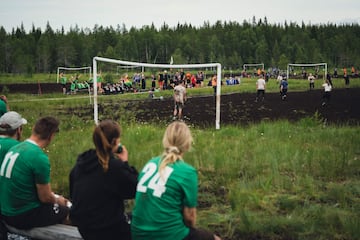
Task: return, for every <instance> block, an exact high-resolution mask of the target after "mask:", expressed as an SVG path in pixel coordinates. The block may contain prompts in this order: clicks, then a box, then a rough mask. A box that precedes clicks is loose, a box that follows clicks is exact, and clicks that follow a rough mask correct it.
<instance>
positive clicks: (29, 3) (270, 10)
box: [0, 0, 360, 32]
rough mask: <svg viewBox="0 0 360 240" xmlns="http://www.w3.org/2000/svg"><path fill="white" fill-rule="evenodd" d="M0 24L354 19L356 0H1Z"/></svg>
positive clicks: (56, 26)
mask: <svg viewBox="0 0 360 240" xmlns="http://www.w3.org/2000/svg"><path fill="white" fill-rule="evenodd" d="M0 1H1V2H0V26H3V27H4V28H5V30H6V31H7V32H11V30H12V29H13V28H16V27H19V26H21V24H23V25H24V27H25V30H26V31H29V30H30V29H31V28H32V25H34V26H35V27H36V28H41V29H42V30H45V26H46V23H47V22H49V23H50V26H51V27H52V29H53V30H60V29H61V27H62V26H63V27H64V28H65V31H68V30H69V29H70V27H74V26H75V25H78V27H79V28H90V29H91V30H92V29H93V27H94V26H95V24H98V25H101V26H103V27H107V26H113V27H114V28H116V26H117V25H118V24H119V25H120V26H122V25H123V24H125V26H126V28H127V29H130V28H131V27H136V28H141V27H142V26H144V25H151V24H152V23H154V25H155V27H156V28H160V27H161V26H162V25H163V24H164V23H166V24H167V25H168V26H169V27H174V26H176V25H177V24H178V23H181V24H184V23H188V24H191V25H193V26H196V27H200V26H202V25H203V24H204V22H205V21H206V22H209V23H210V24H211V25H212V24H214V23H215V22H216V21H218V20H220V21H222V22H224V21H236V22H239V23H242V22H243V21H244V20H246V21H248V22H252V18H253V16H255V18H256V19H257V20H258V19H260V18H261V19H264V17H266V18H267V20H268V22H269V23H271V24H273V23H276V24H278V23H280V24H283V23H284V22H285V21H287V22H288V23H289V22H296V23H298V24H301V23H302V22H304V23H305V24H327V23H336V24H342V23H358V24H360V0H246V1H245V0H220V1H217V0H212V1H211V0H210V1H209V0H182V1H175V0H166V1H165V0H86V1H85V0H0Z"/></svg>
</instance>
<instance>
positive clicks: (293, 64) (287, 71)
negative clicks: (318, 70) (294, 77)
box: [286, 63, 327, 79]
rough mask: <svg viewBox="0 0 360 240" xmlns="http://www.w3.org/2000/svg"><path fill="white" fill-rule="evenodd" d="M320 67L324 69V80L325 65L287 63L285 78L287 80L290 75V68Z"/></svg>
mask: <svg viewBox="0 0 360 240" xmlns="http://www.w3.org/2000/svg"><path fill="white" fill-rule="evenodd" d="M320 66H323V67H324V76H323V78H324V79H326V75H327V63H289V64H288V65H287V70H286V78H287V79H289V74H290V68H291V67H320Z"/></svg>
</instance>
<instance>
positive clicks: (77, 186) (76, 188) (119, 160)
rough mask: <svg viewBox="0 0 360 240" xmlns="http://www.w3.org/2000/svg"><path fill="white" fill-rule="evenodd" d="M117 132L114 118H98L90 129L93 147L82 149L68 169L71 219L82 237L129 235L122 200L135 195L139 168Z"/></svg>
mask: <svg viewBox="0 0 360 240" xmlns="http://www.w3.org/2000/svg"><path fill="white" fill-rule="evenodd" d="M120 136H121V130H120V126H119V124H118V123H117V122H115V121H112V120H103V121H101V122H100V123H99V125H98V126H96V127H95V129H94V132H93V142H94V145H95V149H89V150H87V151H85V152H83V153H81V154H80V155H79V156H78V159H77V161H76V164H75V166H74V168H73V169H72V170H71V173H70V197H71V200H72V202H73V206H72V208H71V211H70V219H71V221H72V223H73V224H74V225H75V226H77V227H78V229H79V232H80V234H81V236H82V237H83V238H84V239H85V240H87V239H94V240H98V239H101V240H112V239H123V240H130V239H131V234H130V217H129V215H127V214H125V205H124V200H126V199H132V198H134V197H135V192H136V184H137V176H138V172H137V170H136V169H135V168H134V167H132V166H130V165H129V163H128V151H127V149H126V147H125V146H123V145H120ZM119 146H121V147H120V148H119Z"/></svg>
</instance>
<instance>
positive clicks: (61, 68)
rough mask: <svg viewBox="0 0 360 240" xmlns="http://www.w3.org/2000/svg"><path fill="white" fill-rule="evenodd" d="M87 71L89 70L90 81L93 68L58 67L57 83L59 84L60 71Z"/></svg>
mask: <svg viewBox="0 0 360 240" xmlns="http://www.w3.org/2000/svg"><path fill="white" fill-rule="evenodd" d="M86 69H89V79H90V78H91V67H58V68H57V75H56V83H59V74H60V70H67V71H79V70H86Z"/></svg>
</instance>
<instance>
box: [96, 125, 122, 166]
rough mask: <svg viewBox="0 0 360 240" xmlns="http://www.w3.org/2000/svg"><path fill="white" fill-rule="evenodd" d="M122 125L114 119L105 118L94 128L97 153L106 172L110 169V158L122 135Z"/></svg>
mask: <svg viewBox="0 0 360 240" xmlns="http://www.w3.org/2000/svg"><path fill="white" fill-rule="evenodd" d="M120 133H121V130H120V126H119V124H118V123H117V122H115V121H112V120H104V121H102V122H100V123H99V125H97V126H96V127H95V129H94V133H93V142H94V144H95V148H96V155H97V156H98V159H99V163H100V164H101V166H102V168H103V170H104V172H107V170H108V169H109V160H110V156H111V154H112V149H113V146H114V144H115V143H116V140H117V139H118V138H119V137H120Z"/></svg>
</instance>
